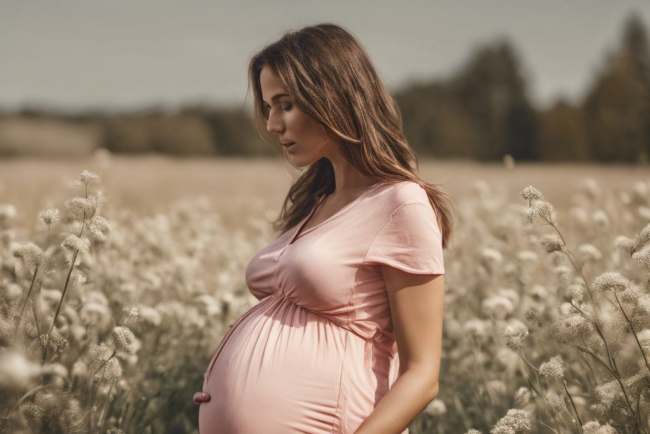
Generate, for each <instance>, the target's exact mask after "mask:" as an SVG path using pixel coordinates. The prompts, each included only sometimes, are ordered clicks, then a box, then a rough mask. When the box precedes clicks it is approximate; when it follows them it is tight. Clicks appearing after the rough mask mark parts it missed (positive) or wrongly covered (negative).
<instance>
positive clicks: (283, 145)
mask: <svg viewBox="0 0 650 434" xmlns="http://www.w3.org/2000/svg"><path fill="white" fill-rule="evenodd" d="M293 145H295V143H294V142H291V143H283V144H282V147H283V148H284V149H287V148H288V147H289V146H293Z"/></svg>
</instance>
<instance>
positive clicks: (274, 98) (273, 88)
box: [260, 66, 331, 167]
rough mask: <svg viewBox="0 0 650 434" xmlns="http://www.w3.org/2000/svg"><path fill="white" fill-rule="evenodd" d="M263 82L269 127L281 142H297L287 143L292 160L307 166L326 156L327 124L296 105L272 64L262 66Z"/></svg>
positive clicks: (265, 109) (299, 165) (297, 164)
mask: <svg viewBox="0 0 650 434" xmlns="http://www.w3.org/2000/svg"><path fill="white" fill-rule="evenodd" d="M260 85H261V87H262V100H263V102H262V111H263V113H264V114H265V115H266V117H267V121H266V129H267V131H268V132H269V133H270V134H273V135H277V136H278V138H279V139H280V142H294V144H293V145H291V146H289V147H285V146H283V149H284V150H285V151H286V152H287V153H288V154H289V158H290V159H291V161H292V163H293V164H294V165H295V166H297V167H305V166H308V165H310V164H312V163H314V162H316V161H318V160H319V159H321V158H322V157H324V156H326V153H327V152H328V150H329V144H330V143H331V139H330V142H329V143H328V138H327V137H328V136H327V134H326V132H325V128H323V127H322V126H321V125H320V124H319V123H317V122H316V121H314V120H313V119H312V118H311V117H309V116H307V115H306V114H305V113H304V112H302V111H300V110H299V109H298V107H296V106H295V105H294V103H293V101H292V100H291V97H290V96H289V95H288V93H287V91H286V89H285V88H284V86H283V85H282V82H281V81H280V80H279V79H278V78H277V77H276V76H275V75H273V72H271V69H270V68H269V67H268V66H265V67H263V68H262V71H261V73H260Z"/></svg>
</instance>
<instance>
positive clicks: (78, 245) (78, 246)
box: [61, 234, 90, 252]
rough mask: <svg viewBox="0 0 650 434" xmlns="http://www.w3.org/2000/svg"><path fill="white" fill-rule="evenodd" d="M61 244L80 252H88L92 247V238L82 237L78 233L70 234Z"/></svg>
mask: <svg viewBox="0 0 650 434" xmlns="http://www.w3.org/2000/svg"><path fill="white" fill-rule="evenodd" d="M61 246H63V247H65V248H66V249H70V250H78V251H79V252H87V251H88V249H89V248H90V240H88V239H87V238H84V239H81V238H79V237H78V236H76V235H74V234H73V235H69V236H68V237H67V238H66V239H65V240H63V242H62V243H61Z"/></svg>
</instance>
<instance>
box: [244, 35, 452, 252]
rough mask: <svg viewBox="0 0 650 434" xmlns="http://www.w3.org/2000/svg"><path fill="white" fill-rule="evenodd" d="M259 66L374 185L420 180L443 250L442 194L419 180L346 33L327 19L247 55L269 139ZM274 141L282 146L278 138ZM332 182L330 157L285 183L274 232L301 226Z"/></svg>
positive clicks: (387, 101)
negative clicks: (287, 185)
mask: <svg viewBox="0 0 650 434" xmlns="http://www.w3.org/2000/svg"><path fill="white" fill-rule="evenodd" d="M264 66H268V67H269V68H270V70H271V71H272V72H273V74H274V75H275V76H276V77H278V79H279V80H280V81H281V82H282V84H283V85H284V88H285V89H286V90H287V93H288V94H289V95H290V96H291V98H292V101H293V103H294V104H295V105H296V106H297V107H298V108H299V109H300V110H301V111H302V112H303V113H305V114H307V115H308V116H310V117H311V118H313V119H314V120H315V121H316V122H318V123H319V124H321V125H322V126H323V128H325V129H326V131H328V132H330V134H332V133H333V134H334V135H336V136H337V137H338V139H339V140H338V141H337V142H336V146H337V147H338V149H339V151H340V153H341V155H342V156H343V158H345V159H346V160H347V161H348V162H349V163H350V164H351V165H352V166H353V167H355V168H356V169H357V170H358V171H359V172H361V173H362V174H364V175H365V176H368V177H372V178H377V179H380V180H382V181H381V182H389V183H392V182H401V181H413V182H417V183H418V184H420V185H421V186H422V187H423V188H424V189H425V190H426V191H427V194H428V196H429V201H430V202H431V205H432V206H433V208H434V210H435V213H436V215H437V218H438V224H439V226H440V229H441V233H442V240H443V247H447V245H448V243H449V240H450V237H451V233H452V219H451V212H450V207H451V203H450V200H449V196H448V194H447V193H445V192H444V191H442V190H441V189H440V188H439V187H438V186H437V185H435V184H429V183H426V182H424V181H423V180H422V179H420V177H419V175H418V174H417V172H418V159H417V156H416V155H415V153H414V152H413V150H412V149H411V147H410V146H409V144H408V142H407V141H406V138H405V137H404V133H403V131H402V116H401V113H400V110H399V107H398V106H397V103H396V102H395V100H394V98H393V97H392V96H391V95H390V94H389V93H388V91H387V90H386V87H385V85H384V83H383V82H382V80H381V78H380V76H379V74H378V73H377V71H376V70H375V67H374V66H373V64H372V62H371V61H370V58H369V57H368V55H367V54H366V52H365V50H364V49H363V47H362V46H361V44H360V43H359V42H358V41H357V40H356V38H355V37H354V36H353V35H352V34H351V33H350V32H348V31H347V30H345V29H344V28H342V27H340V26H338V25H336V24H332V23H321V24H317V25H311V26H306V27H303V28H301V29H299V30H296V31H289V32H286V33H284V35H283V36H282V37H281V38H280V39H279V40H278V41H276V42H274V43H272V44H270V45H267V46H266V47H264V48H263V49H262V50H261V51H260V52H259V53H257V54H255V55H254V56H253V58H252V59H251V61H250V63H249V67H248V79H249V86H250V87H252V89H253V94H254V117H255V123H256V125H257V130H258V131H259V133H260V135H261V136H262V138H263V139H264V140H265V141H268V142H269V143H271V144H273V143H274V137H273V136H271V135H270V134H269V133H268V131H267V130H266V124H267V115H266V112H265V110H264V108H263V107H262V100H263V99H262V87H261V84H260V73H261V71H262V68H263V67H264ZM278 142H279V141H278ZM277 146H278V148H279V149H281V148H280V144H279V143H277ZM334 183H335V180H334V168H333V166H332V163H331V162H330V161H329V159H327V158H321V159H319V160H318V161H316V162H315V163H314V164H311V165H310V166H309V167H308V168H307V169H306V170H304V171H303V172H302V174H301V175H300V176H299V178H298V179H297V180H296V182H295V183H294V184H293V185H292V186H291V188H290V190H289V193H288V194H287V197H286V198H285V200H284V204H283V206H282V210H281V213H280V216H279V217H278V219H277V220H276V221H275V222H274V223H273V227H274V229H275V230H280V233H284V232H286V231H287V230H289V229H290V228H292V227H294V226H295V225H297V224H298V223H300V221H301V220H302V219H304V218H305V217H306V216H307V214H308V213H309V212H310V211H311V209H312V207H313V206H314V205H315V204H316V201H317V200H318V198H319V197H320V196H321V195H322V194H329V193H331V192H333V191H334V190H335V185H334ZM289 200H290V201H291V205H290V206H289V207H288V203H289ZM287 207H288V208H287Z"/></svg>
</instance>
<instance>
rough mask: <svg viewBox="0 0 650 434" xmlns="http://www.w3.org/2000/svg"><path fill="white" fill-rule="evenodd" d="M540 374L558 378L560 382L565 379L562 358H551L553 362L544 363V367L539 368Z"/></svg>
mask: <svg viewBox="0 0 650 434" xmlns="http://www.w3.org/2000/svg"><path fill="white" fill-rule="evenodd" d="M539 373H540V374H542V375H544V376H546V377H552V378H557V379H558V380H559V379H562V378H563V377H564V366H563V363H562V357H561V356H554V357H551V360H549V361H548V362H546V363H542V365H541V366H540V367H539Z"/></svg>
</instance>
